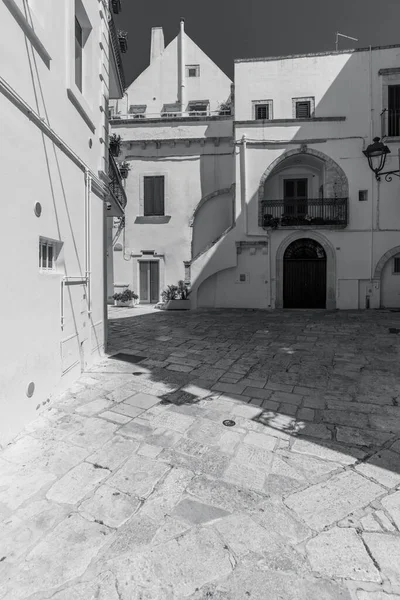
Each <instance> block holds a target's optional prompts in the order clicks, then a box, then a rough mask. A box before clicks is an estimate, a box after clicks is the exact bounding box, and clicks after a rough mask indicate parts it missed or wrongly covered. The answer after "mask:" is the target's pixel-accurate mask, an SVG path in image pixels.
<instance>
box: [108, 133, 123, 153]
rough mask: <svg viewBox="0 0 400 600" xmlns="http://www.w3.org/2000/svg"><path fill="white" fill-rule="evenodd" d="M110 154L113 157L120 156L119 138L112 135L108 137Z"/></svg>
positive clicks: (114, 134)
mask: <svg viewBox="0 0 400 600" xmlns="http://www.w3.org/2000/svg"><path fill="white" fill-rule="evenodd" d="M109 144H110V152H111V154H112V155H113V156H119V155H120V154H121V136H120V135H117V134H116V133H113V134H112V135H111V136H110V142H109Z"/></svg>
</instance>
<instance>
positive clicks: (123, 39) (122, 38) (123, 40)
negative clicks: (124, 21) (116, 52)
mask: <svg viewBox="0 0 400 600" xmlns="http://www.w3.org/2000/svg"><path fill="white" fill-rule="evenodd" d="M118 41H119V47H120V48H121V52H122V53H123V54H125V52H126V51H127V50H128V32H127V31H118Z"/></svg>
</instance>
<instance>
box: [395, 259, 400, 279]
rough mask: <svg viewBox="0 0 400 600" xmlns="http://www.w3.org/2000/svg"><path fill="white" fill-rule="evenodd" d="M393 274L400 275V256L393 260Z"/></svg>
mask: <svg viewBox="0 0 400 600" xmlns="http://www.w3.org/2000/svg"><path fill="white" fill-rule="evenodd" d="M393 273H396V274H398V275H400V256H395V257H394V259H393Z"/></svg>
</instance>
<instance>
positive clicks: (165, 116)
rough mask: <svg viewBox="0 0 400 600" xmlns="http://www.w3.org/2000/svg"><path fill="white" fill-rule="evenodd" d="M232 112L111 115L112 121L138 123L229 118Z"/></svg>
mask: <svg viewBox="0 0 400 600" xmlns="http://www.w3.org/2000/svg"><path fill="white" fill-rule="evenodd" d="M231 114H232V113H231V110H229V109H222V110H205V111H201V110H187V111H185V112H181V111H168V112H158V113H148V112H143V113H128V114H122V113H118V114H111V116H110V120H111V121H119V120H123V121H137V120H143V119H182V118H197V119H199V118H203V119H207V118H209V117H229V116H231Z"/></svg>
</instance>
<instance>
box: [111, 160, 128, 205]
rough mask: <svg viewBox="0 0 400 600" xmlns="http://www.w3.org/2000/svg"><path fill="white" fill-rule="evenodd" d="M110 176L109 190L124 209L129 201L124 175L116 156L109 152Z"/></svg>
mask: <svg viewBox="0 0 400 600" xmlns="http://www.w3.org/2000/svg"><path fill="white" fill-rule="evenodd" d="M108 177H109V179H110V183H109V190H110V193H111V194H112V196H114V199H116V200H117V202H118V204H120V205H121V207H122V208H123V209H124V208H125V206H126V203H127V197H126V194H125V190H124V185H123V183H122V177H121V175H120V172H119V169H118V166H117V163H116V162H115V158H114V157H113V155H112V154H111V152H109V153H108Z"/></svg>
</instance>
